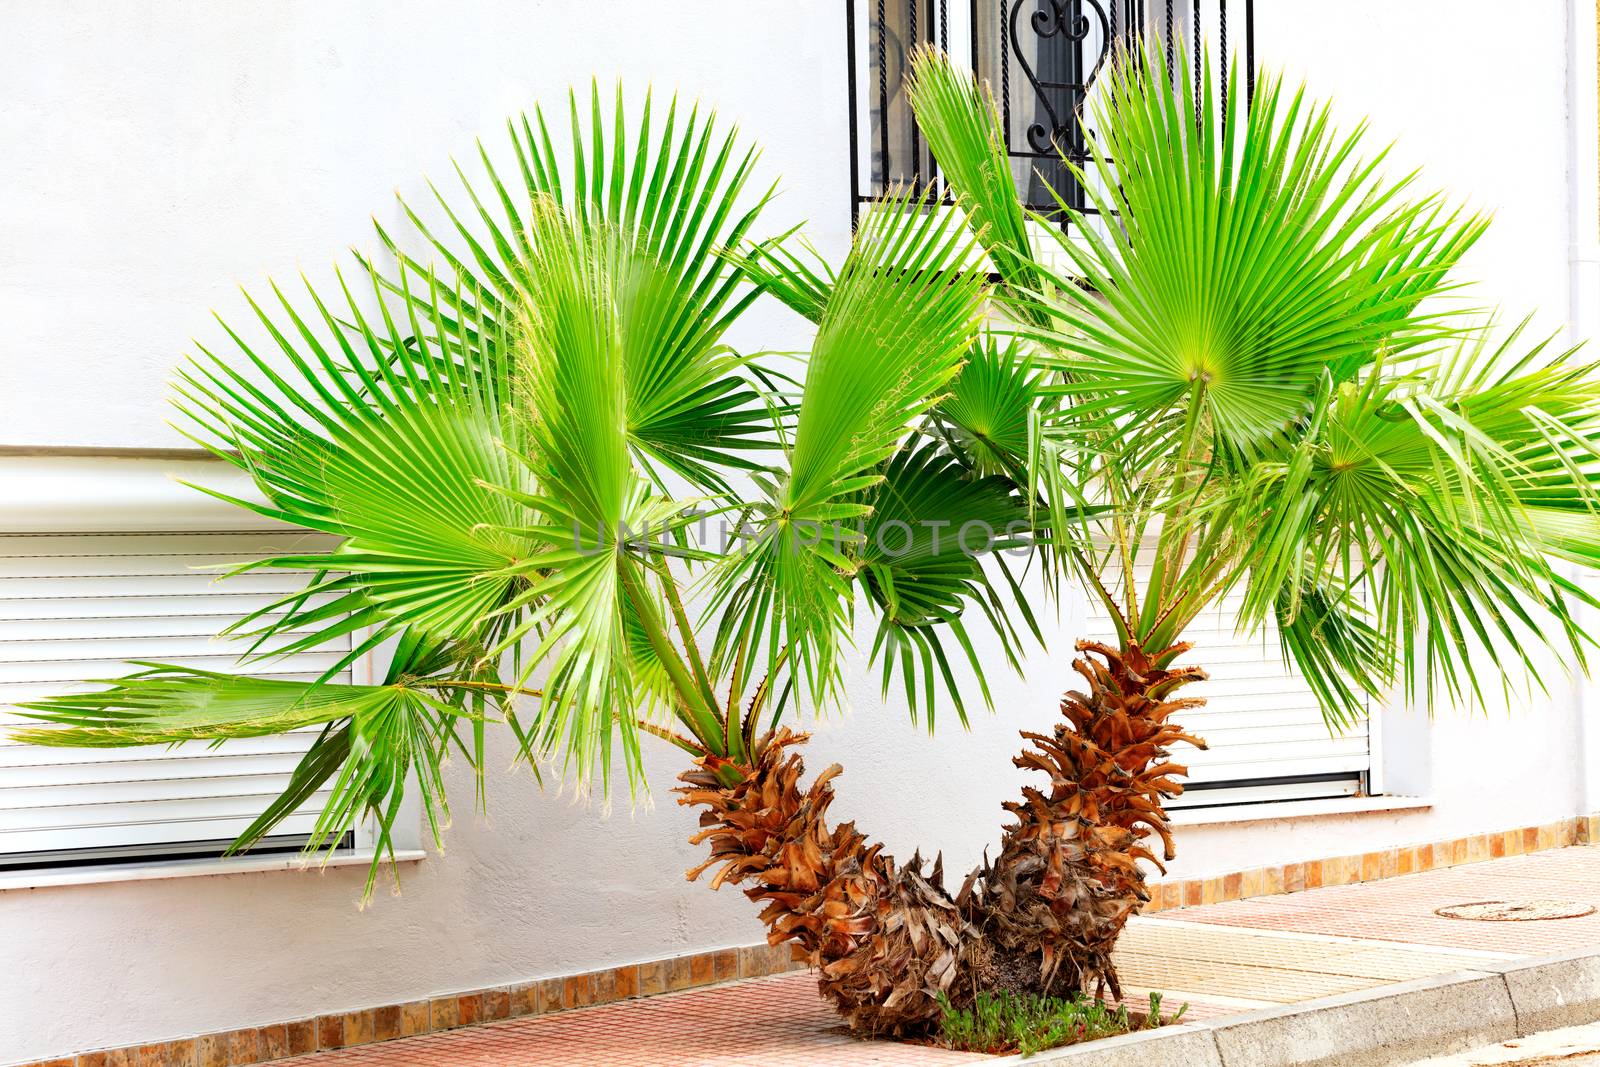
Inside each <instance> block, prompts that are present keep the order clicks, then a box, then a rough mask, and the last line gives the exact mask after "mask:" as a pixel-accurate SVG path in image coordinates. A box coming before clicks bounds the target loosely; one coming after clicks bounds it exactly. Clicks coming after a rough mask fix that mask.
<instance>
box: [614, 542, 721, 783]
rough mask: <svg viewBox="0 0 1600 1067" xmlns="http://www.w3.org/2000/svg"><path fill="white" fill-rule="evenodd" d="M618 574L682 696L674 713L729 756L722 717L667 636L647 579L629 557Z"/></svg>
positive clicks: (708, 745) (717, 752)
mask: <svg viewBox="0 0 1600 1067" xmlns="http://www.w3.org/2000/svg"><path fill="white" fill-rule="evenodd" d="M617 572H618V574H619V576H620V577H621V580H622V588H623V592H624V594H625V595H626V596H627V598H628V601H629V603H630V605H631V606H632V608H633V611H634V614H635V617H636V618H637V619H638V621H639V626H640V628H641V629H643V630H644V633H645V638H646V639H647V640H648V641H649V642H650V647H651V648H652V649H654V650H655V653H656V655H657V656H658V657H659V658H660V660H661V666H662V669H663V670H665V671H666V674H667V680H668V681H670V682H671V683H672V688H673V689H674V690H675V691H676V693H677V695H678V701H677V703H676V704H675V706H674V709H673V711H674V714H675V715H677V717H678V719H679V721H681V722H682V723H683V724H684V725H685V726H687V727H688V728H689V732H690V733H692V734H693V735H694V737H695V739H696V740H698V741H699V742H700V743H701V744H702V745H703V746H705V748H706V749H707V750H708V751H710V752H711V753H712V754H713V755H716V756H723V757H726V756H727V754H728V752H727V741H726V739H725V732H724V730H723V728H722V716H721V715H719V714H718V712H717V708H716V704H715V702H714V701H709V700H707V699H706V694H705V693H704V692H703V691H702V690H701V688H700V686H699V685H698V684H696V682H695V680H694V678H692V677H691V676H690V674H689V671H688V669H687V668H686V667H685V665H684V662H683V657H682V655H681V654H680V653H679V652H678V650H677V649H676V648H675V647H673V644H672V640H671V638H670V637H669V636H668V635H667V628H666V623H665V622H664V620H663V619H662V618H661V616H660V614H659V613H658V612H657V610H656V602H655V600H654V598H653V597H651V596H650V595H649V592H648V591H647V590H646V589H645V585H644V580H643V576H642V575H640V574H639V572H638V570H637V569H636V567H635V565H634V562H633V561H632V560H631V559H626V558H624V559H622V560H620V561H619V564H618V567H617Z"/></svg>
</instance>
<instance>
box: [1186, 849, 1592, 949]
mask: <svg viewBox="0 0 1600 1067" xmlns="http://www.w3.org/2000/svg"><path fill="white" fill-rule="evenodd" d="M1515 899H1521V900H1572V901H1582V902H1584V903H1588V904H1593V905H1596V906H1597V908H1600V848H1595V847H1589V846H1577V847H1573V848H1560V849H1550V850H1548V851H1544V852H1534V853H1529V854H1528V855H1525V856H1509V857H1507V858H1505V859H1498V860H1487V861H1485V862H1483V863H1470V864H1466V865H1464V866H1460V867H1449V868H1446V869H1444V870H1435V871H1428V872H1426V873H1423V874H1408V875H1402V876H1401V877H1398V878H1389V879H1385V880H1383V881H1378V882H1363V883H1360V884H1356V885H1340V886H1329V887H1326V888H1322V889H1307V890H1305V891H1303V892H1300V893H1285V894H1283V895H1281V896H1273V897H1254V898H1252V899H1249V900H1233V901H1228V902H1227V903H1224V904H1207V905H1203V906H1200V907H1191V908H1179V909H1176V910H1174V911H1170V912H1164V913H1163V915H1164V916H1166V917H1170V918H1173V919H1180V920H1182V921H1184V922H1197V923H1216V924H1218V925H1222V926H1243V927H1252V928H1255V929H1260V930H1293V931H1297V932H1300V933H1310V934H1332V935H1336V936H1339V937H1361V938H1370V939H1374V940H1380V941H1405V942H1409V943H1411V944H1414V945H1435V946H1438V947H1440V948H1453V949H1467V950H1473V951H1479V952H1509V953H1514V954H1516V955H1519V956H1541V955H1548V954H1551V953H1555V952H1565V951H1569V950H1573V949H1578V948H1582V947H1584V946H1586V945H1594V946H1600V911H1596V913H1595V914H1594V915H1589V916H1585V917H1583V918H1576V919H1551V920H1544V921H1536V922H1471V921H1464V920H1461V919H1444V918H1441V917H1439V916H1437V915H1435V914H1433V911H1434V909H1435V908H1440V907H1443V906H1445V905H1447V904H1464V903H1468V902H1471V901H1480V900H1515Z"/></svg>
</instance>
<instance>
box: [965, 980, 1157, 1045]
mask: <svg viewBox="0 0 1600 1067" xmlns="http://www.w3.org/2000/svg"><path fill="white" fill-rule="evenodd" d="M940 1006H941V1007H942V1008H943V1009H944V1015H943V1017H942V1018H941V1019H940V1020H939V1036H938V1043H939V1044H941V1045H943V1046H945V1047H947V1048H952V1049H958V1050H960V1051H962V1052H987V1053H990V1054H995V1055H998V1054H1004V1053H1013V1052H1020V1053H1021V1054H1022V1055H1024V1056H1031V1055H1033V1054H1034V1053H1035V1052H1040V1051H1042V1050H1044V1049H1047V1048H1056V1047H1057V1046H1059V1045H1073V1044H1077V1043H1078V1042H1080V1041H1093V1040H1095V1039H1096V1038H1101V1037H1115V1036H1116V1035H1118V1034H1126V1033H1129V1032H1130V1031H1133V1030H1150V1029H1154V1028H1155V1027H1157V1026H1170V1025H1172V1024H1173V1023H1175V1022H1177V1021H1178V1020H1179V1019H1180V1018H1182V1017H1183V1013H1184V1012H1185V1011H1186V1010H1188V1007H1189V1005H1187V1004H1185V1005H1183V1006H1182V1007H1180V1008H1179V1009H1178V1010H1177V1011H1176V1012H1175V1013H1173V1014H1172V1015H1169V1016H1167V1017H1165V1018H1163V1017H1162V1015H1161V994H1160V993H1151V994H1150V1010H1149V1011H1148V1012H1145V1013H1142V1014H1138V1015H1135V1014H1132V1013H1130V1012H1129V1011H1128V1009H1127V1008H1126V1007H1125V1006H1119V1007H1116V1008H1108V1007H1106V1006H1105V1005H1104V1004H1102V1003H1100V1002H1099V1001H1097V1000H1091V999H1089V998H1087V997H1085V996H1083V995H1082V994H1074V995H1073V996H1071V997H1067V998H1063V997H1041V996H1035V995H1028V996H1013V995H1012V994H1010V993H1003V992H1002V993H979V994H978V999H977V1000H976V1001H975V1002H974V1003H973V1004H972V1006H971V1007H970V1008H957V1007H956V1006H955V1005H953V1004H951V1003H950V999H949V998H948V997H945V996H943V995H942V994H941V996H940Z"/></svg>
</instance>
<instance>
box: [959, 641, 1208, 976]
mask: <svg viewBox="0 0 1600 1067" xmlns="http://www.w3.org/2000/svg"><path fill="white" fill-rule="evenodd" d="M1189 647H1190V646H1189V645H1187V644H1180V645H1175V646H1173V647H1172V648H1169V649H1163V650H1161V651H1159V652H1156V653H1147V652H1146V651H1145V650H1144V649H1142V648H1141V647H1140V646H1139V645H1138V644H1137V643H1135V642H1129V643H1128V644H1127V645H1126V647H1123V648H1120V649H1118V648H1112V647H1110V646H1108V645H1104V644H1101V643H1099V642H1095V641H1079V642H1078V643H1077V650H1078V651H1079V652H1081V653H1085V655H1083V656H1081V657H1079V658H1078V659H1076V660H1074V661H1073V664H1072V666H1073V669H1074V670H1076V671H1077V672H1078V673H1079V674H1081V675H1082V676H1083V677H1084V679H1085V680H1086V681H1087V682H1088V691H1087V692H1077V691H1072V692H1069V693H1067V694H1066V696H1064V697H1063V698H1062V700H1061V713H1062V715H1063V716H1064V717H1065V719H1066V721H1065V722H1061V723H1057V724H1056V727H1055V730H1054V732H1053V733H1051V734H1036V733H1028V732H1024V733H1023V735H1022V736H1023V737H1024V738H1026V739H1028V740H1029V741H1031V742H1032V745H1031V746H1030V747H1029V748H1027V749H1026V750H1024V751H1023V753H1022V754H1021V755H1020V756H1018V757H1017V758H1016V759H1015V761H1014V762H1015V763H1016V765H1017V766H1018V767H1021V768H1024V769H1026V770H1036V771H1042V772H1044V774H1046V775H1047V776H1048V777H1049V779H1050V781H1049V784H1048V786H1046V787H1045V788H1043V789H1040V788H1036V787H1033V786H1029V787H1027V788H1025V789H1024V790H1023V799H1022V800H1020V801H1015V802H1011V803H1008V804H1006V805H1005V808H1006V810H1007V811H1009V812H1011V814H1013V815H1015V816H1016V819H1017V821H1016V822H1015V823H1014V824H1013V825H1010V826H1008V827H1006V829H1005V833H1004V837H1003V840H1002V845H1001V849H1000V854H999V856H998V857H997V858H996V859H995V861H994V862H993V863H991V864H988V865H987V866H986V867H985V868H984V869H983V871H982V874H981V876H980V878H979V882H978V886H979V891H980V893H981V899H980V901H979V902H978V903H979V909H980V911H981V912H982V915H983V920H982V926H983V932H984V934H985V936H986V938H987V939H988V940H990V941H992V942H993V943H994V945H995V946H996V947H997V948H998V949H1000V950H1001V951H1003V952H1006V953H1011V954H1015V953H1030V954H1031V956H1032V958H1033V960H1034V962H1035V964H1036V966H1037V977H1036V979H1035V983H1036V986H1037V988H1038V989H1039V991H1041V992H1047V993H1064V992H1068V991H1071V990H1085V991H1088V990H1090V988H1091V987H1093V992H1094V993H1095V994H1096V995H1099V994H1100V993H1102V992H1104V991H1106V990H1109V991H1110V992H1111V995H1112V996H1113V997H1120V996H1121V995H1122V989H1121V986H1120V984H1119V983H1118V981H1117V972H1116V968H1115V967H1114V966H1113V965H1112V962H1111V949H1112V947H1113V946H1114V945H1115V944H1116V941H1117V938H1118V936H1119V935H1120V934H1121V933H1122V928H1123V926H1124V925H1125V924H1126V923H1127V921H1128V919H1129V917H1130V916H1132V915H1133V914H1134V913H1135V912H1136V911H1138V910H1139V907H1140V906H1141V905H1142V904H1143V903H1144V902H1146V901H1148V900H1149V899H1150V897H1149V894H1148V893H1147V892H1146V891H1145V888H1144V872H1143V871H1142V870H1141V869H1140V867H1139V861H1140V860H1149V861H1151V862H1152V863H1154V864H1155V865H1156V866H1157V867H1158V868H1161V869H1162V870H1165V868H1164V867H1162V863H1161V860H1160V859H1157V858H1156V856H1155V854H1154V853H1152V852H1151V851H1150V849H1149V848H1147V847H1146V846H1145V844H1144V840H1145V839H1146V838H1148V837H1150V836H1151V835H1152V834H1154V835H1155V836H1158V837H1160V838H1161V842H1162V859H1165V860H1171V859H1172V858H1173V855H1174V851H1173V842H1172V832H1171V830H1170V828H1169V826H1168V823H1167V817H1166V812H1165V811H1164V810H1163V809H1162V802H1163V801H1164V800H1165V799H1167V798H1169V797H1173V796H1177V795H1178V794H1179V793H1181V792H1183V786H1182V784H1181V783H1179V782H1178V781H1177V780H1176V779H1175V778H1174V777H1173V776H1174V775H1182V774H1187V773H1188V769H1187V768H1186V767H1184V766H1182V765H1181V764H1177V763H1173V762H1171V761H1170V760H1169V759H1168V755H1169V746H1171V745H1172V744H1174V743H1175V742H1178V741H1187V742H1188V743H1190V744H1193V745H1196V746H1198V747H1200V748H1204V747H1205V742H1203V741H1201V740H1200V739H1199V738H1197V737H1194V736H1192V735H1190V734H1187V733H1184V732H1183V730H1181V729H1180V728H1179V727H1177V726H1175V725H1173V724H1172V722H1171V721H1170V718H1171V716H1172V715H1173V714H1174V713H1176V712H1179V711H1182V710H1185V709H1188V708H1196V707H1200V706H1201V705H1203V704H1204V703H1205V701H1204V700H1203V699H1200V698H1187V699H1174V698H1173V696H1172V694H1173V693H1174V692H1175V691H1176V690H1178V689H1179V688H1180V687H1182V686H1184V685H1187V684H1188V683H1189V682H1193V681H1199V680H1202V679H1204V678H1205V677H1206V672H1205V671H1203V670H1201V669H1200V668H1199V667H1178V668H1171V669H1169V668H1165V667H1158V666H1155V664H1157V663H1170V662H1171V661H1172V660H1173V659H1174V658H1176V657H1177V656H1178V655H1181V654H1182V653H1183V652H1186V651H1188V649H1189Z"/></svg>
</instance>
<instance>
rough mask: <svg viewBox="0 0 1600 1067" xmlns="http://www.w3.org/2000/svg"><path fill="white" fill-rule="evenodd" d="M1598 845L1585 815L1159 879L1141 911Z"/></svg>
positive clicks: (1596, 821)
mask: <svg viewBox="0 0 1600 1067" xmlns="http://www.w3.org/2000/svg"><path fill="white" fill-rule="evenodd" d="M1592 843H1600V815H1579V816H1576V817H1574V818H1571V819H1562V820H1560V821H1558V822H1551V823H1545V824H1544V825H1543V826H1525V827H1522V828H1521V829H1517V830H1502V831H1499V832H1498V833H1490V834H1476V835H1474V836H1472V837H1458V838H1455V839H1454V840H1450V841H1436V842H1434V843H1433V844H1430V845H1406V846H1402V847H1399V848H1388V849H1383V850H1381V851H1378V852H1362V853H1359V854H1357V855H1354V856H1336V857H1334V858H1333V859H1326V860H1308V861H1306V862H1305V863H1286V864H1284V865H1283V866H1281V867H1257V868H1256V869H1254V870H1250V871H1236V872H1234V873H1233V874H1222V875H1215V876H1213V877H1210V878H1190V879H1187V880H1185V881H1172V882H1156V883H1154V884H1152V885H1151V886H1149V890H1150V903H1148V904H1146V905H1145V906H1144V908H1143V909H1141V910H1142V912H1143V914H1145V915H1149V914H1151V913H1153V912H1158V911H1167V910H1169V909H1171V908H1182V907H1187V906H1189V905H1192V904H1216V903H1218V902H1220V901H1224V900H1242V899H1243V898H1245V897H1264V896H1274V895H1276V894H1279V893H1298V892H1300V891H1301V890H1302V889H1316V888H1317V887H1319V886H1325V885H1349V884H1351V883H1352V882H1372V881H1376V880H1377V879H1379V878H1393V877H1395V876H1396V875H1400V874H1415V873H1417V872H1420V871H1431V870H1436V869H1438V868H1440V867H1454V866H1456V865H1457V864H1461V863H1477V862H1478V861H1479V860H1489V859H1500V858H1501V857H1502V856H1520V855H1522V854H1523V853H1525V852H1537V851H1539V850H1541V849H1547V848H1565V847H1566V846H1568V845H1586V844H1592Z"/></svg>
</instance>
